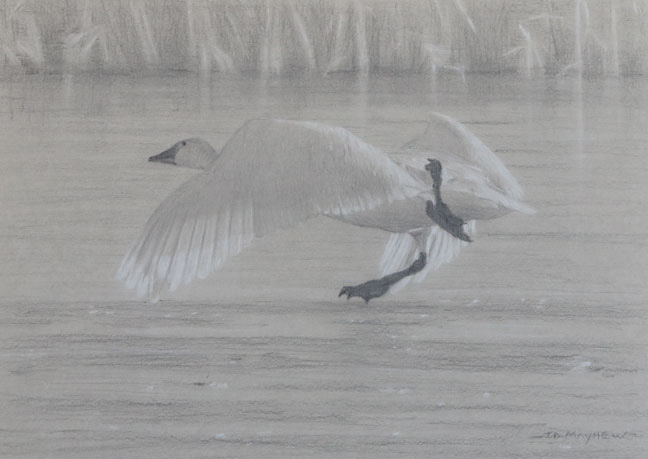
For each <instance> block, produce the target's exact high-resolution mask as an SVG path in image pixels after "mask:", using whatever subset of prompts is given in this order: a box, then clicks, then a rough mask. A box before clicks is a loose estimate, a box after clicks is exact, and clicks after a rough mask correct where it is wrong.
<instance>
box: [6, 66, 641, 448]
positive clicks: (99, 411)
mask: <svg viewBox="0 0 648 459" xmlns="http://www.w3.org/2000/svg"><path fill="white" fill-rule="evenodd" d="M430 110H434V111H440V112H443V113H446V114H448V115H451V116H453V117H455V118H457V119H458V120H459V121H461V122H463V123H465V124H466V125H467V126H468V127H469V128H470V129H471V130H473V131H474V132H475V133H476V134H477V135H478V136H479V137H480V138H482V139H483V140H484V142H485V143H486V144H487V145H489V146H490V147H491V148H492V149H493V150H494V151H496V152H497V154H498V155H499V156H500V157H501V158H502V160H503V161H504V163H505V164H507V166H508V167H509V168H510V170H511V171H512V172H513V174H514V175H515V176H516V177H517V178H518V180H519V181H520V183H521V184H522V186H523V187H524V188H525V190H526V195H527V201H528V202H529V203H530V204H531V205H533V206H534V207H535V208H536V209H537V210H538V213H537V214H536V215H532V216H526V215H510V216H507V217H505V218H502V219H499V220H496V221H492V222H486V223H481V224H479V225H478V233H477V235H476V237H475V242H474V243H473V244H471V245H470V246H469V247H468V248H467V249H464V251H463V252H462V253H461V254H460V256H459V257H458V258H457V259H456V260H455V261H454V262H453V263H452V264H450V265H446V266H444V267H442V268H441V269H440V270H439V271H438V272H436V273H434V274H433V275H431V276H429V278H428V279H427V280H426V281H425V282H424V283H422V284H410V285H409V286H408V287H407V288H406V289H404V290H402V291H400V292H399V293H398V294H397V295H394V296H392V295H387V296H385V297H383V298H381V299H377V300H374V301H372V302H371V304H370V305H369V306H368V307H367V306H365V305H364V304H363V303H362V302H361V301H357V299H356V301H350V302H347V301H346V300H342V299H338V298H337V293H338V291H339V289H340V287H341V286H342V285H349V284H355V283H359V282H362V281H365V280H368V279H370V278H375V277H376V275H377V274H378V266H377V265H378V260H379V259H380V256H381V254H382V249H383V246H384V244H385V242H386V241H387V237H388V235H387V234H385V233H381V232H379V231H376V230H367V229H360V228H356V227H350V226H346V225H343V224H341V223H339V222H335V221H332V220H327V219H323V218H319V219H314V220H311V221H309V222H307V223H305V224H303V225H301V226H299V227H297V228H294V229H292V230H290V231H286V232H284V233H280V234H276V235H273V236H270V237H266V238H264V239H261V240H258V241H257V242H256V243H255V244H254V245H253V247H252V248H251V249H249V250H247V251H246V252H244V253H243V254H241V255H240V256H239V257H236V258H234V259H232V260H230V261H229V262H228V263H227V264H226V266H225V267H224V269H223V270H222V271H220V272H218V273H215V274H213V275H212V276H210V277H209V278H208V279H205V280H204V281H199V282H195V283H193V284H191V285H190V286H187V287H183V288H180V289H179V290H178V291H176V292H175V293H174V294H172V295H167V296H166V297H164V296H163V300H162V301H161V302H160V303H158V304H155V305H151V304H147V303H144V302H141V301H138V300H137V299H136V298H135V297H134V294H133V292H131V291H128V290H126V289H125V288H124V287H123V286H122V285H121V284H120V283H119V282H117V281H116V280H115V279H114V275H115V271H116V269H117V267H118V265H119V262H120V260H121V257H122V256H123V254H124V252H125V251H126V250H127V248H128V246H129V244H130V243H131V241H132V240H133V239H134V238H135V237H136V236H137V234H138V232H139V230H140V228H141V227H142V225H143V224H144V222H145V221H146V219H147V218H148V216H149V215H150V213H151V212H152V211H153V210H154V209H155V207H156V206H157V205H158V204H159V202H160V201H161V200H162V199H163V198H164V197H165V196H166V195H167V194H168V193H169V192H171V190H173V189H174V188H175V187H177V186H178V185H179V184H180V183H182V182H183V181H184V180H186V179H188V178H189V177H190V176H191V175H192V174H193V173H194V171H191V170H181V169H179V168H173V167H165V166H163V165H159V164H151V163H148V162H147V158H148V156H150V155H152V154H156V153H158V152H160V151H162V150H163V149H165V148H167V147H168V146H170V145H171V144H172V143H173V142H175V141H177V140H179V139H180V138H184V137H190V136H200V137H204V138H205V139H207V140H209V141H210V142H212V144H214V145H215V146H220V145H222V144H223V143H224V142H225V141H226V140H227V138H228V137H229V136H230V135H231V134H232V133H233V132H234V130H235V129H236V128H237V127H239V126H240V124H241V123H242V122H243V121H244V120H246V119H249V118H268V117H274V118H289V119H308V120H314V121H319V122H324V123H329V124H333V125H339V126H343V127H345V128H347V129H349V130H351V131H352V132H353V133H355V134H357V135H359V136H360V137H362V138H363V139H365V140H366V141H368V142H369V143H372V144H374V145H377V146H379V147H381V148H383V149H385V150H386V151H393V150H396V149H397V148H398V146H399V145H401V144H403V143H405V142H407V141H408V140H409V139H410V138H411V137H413V136H414V135H416V134H417V133H419V132H421V131H422V130H423V129H424V127H425V117H426V113H427V112H428V111H430ZM0 118H1V119H2V122H1V123H0V140H1V145H2V147H1V148H0V155H1V156H0V158H1V160H2V167H0V191H1V196H2V201H1V203H0V207H1V214H2V222H1V223H0V258H1V259H2V263H0V437H1V438H2V440H1V441H0V456H2V457H8V458H9V457H11V458H34V457H52V458H79V459H81V458H83V459H88V458H104V457H120V458H160V457H183V458H203V457H204V458H214V457H223V458H225V457H250V458H259V457H278V458H284V457H294V458H304V457H322V458H328V457H335V458H346V457H348V458H351V457H353V458H356V457H367V458H374V457H407V458H411V457H439V458H468V457H475V458H477V457H479V458H493V459H495V458H498V459H499V458H502V457H520V458H525V457H540V456H542V457H569V458H592V457H614V458H618V459H622V458H628V459H630V458H632V459H638V458H640V457H644V455H645V451H646V450H647V448H648V425H647V424H648V423H647V421H646V413H647V410H648V377H647V376H648V360H647V358H646V356H647V354H646V352H647V350H648V347H647V346H648V338H647V336H648V335H647V333H646V327H647V326H648V321H647V320H646V318H647V317H646V308H647V305H646V300H647V299H648V286H647V285H646V273H647V272H648V232H647V230H646V225H647V224H648V202H647V200H646V196H647V194H648V180H646V178H647V177H648V129H647V128H648V80H646V79H645V78H641V79H624V80H616V79H609V80H604V79H601V80H590V81H588V80H584V81H579V80H576V79H537V80H529V81H524V80H520V79H519V78H518V77H515V78H514V77H510V78H509V77H506V76H501V75H498V76H469V77H468V78H467V81H466V82H465V83H464V82H462V81H461V79H459V78H447V79H445V78H440V77H439V78H438V79H436V80H435V79H433V78H428V77H421V76H405V77H403V76H399V77H396V76H394V77H371V78H368V79H362V78H358V77H357V76H350V75H349V76H347V75H333V76H330V77H328V78H322V79H319V78H315V79H308V78H299V79H287V78H283V79H281V78H278V79H269V80H259V79H256V78H252V77H247V78H246V77H230V78H218V77H214V78H213V79H212V80H201V79H199V78H198V77H196V76H195V75H184V74H178V75H173V74H170V75H168V76H164V77H160V76H156V77H144V76H139V77H126V76H113V77H89V76H87V77H84V76H78V77H60V76H46V75H32V76H26V77H21V78H15V79H6V80H4V81H3V82H2V84H0ZM287 167H288V165H287Z"/></svg>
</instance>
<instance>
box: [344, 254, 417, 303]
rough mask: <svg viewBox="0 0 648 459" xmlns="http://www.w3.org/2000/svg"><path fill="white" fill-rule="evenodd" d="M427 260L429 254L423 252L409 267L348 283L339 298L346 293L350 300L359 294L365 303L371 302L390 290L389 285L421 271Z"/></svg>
mask: <svg viewBox="0 0 648 459" xmlns="http://www.w3.org/2000/svg"><path fill="white" fill-rule="evenodd" d="M426 262H427V256H426V255H425V253H423V252H421V254H420V255H419V257H418V259H416V261H414V263H412V264H411V265H410V266H409V267H407V268H406V269H404V270H402V271H399V272H397V273H394V274H389V275H388V276H385V277H382V278H380V279H375V280H370V281H367V282H365V283H363V284H359V285H351V286H349V285H347V286H344V287H342V290H340V293H339V294H338V298H339V297H341V296H343V295H346V296H347V300H349V299H351V298H353V297H356V296H357V297H359V298H362V299H363V300H365V303H369V301H370V300H371V299H372V298H378V297H381V296H383V295H384V294H385V293H387V292H388V291H389V287H391V286H392V285H394V284H395V283H396V282H398V281H400V280H401V279H403V278H405V277H407V276H411V275H413V274H416V273H418V272H419V271H421V270H422V269H423V268H424V267H425V264H426Z"/></svg>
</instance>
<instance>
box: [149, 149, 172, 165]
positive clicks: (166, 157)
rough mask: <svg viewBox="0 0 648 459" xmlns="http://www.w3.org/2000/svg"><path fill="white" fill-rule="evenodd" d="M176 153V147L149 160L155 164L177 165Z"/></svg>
mask: <svg viewBox="0 0 648 459" xmlns="http://www.w3.org/2000/svg"><path fill="white" fill-rule="evenodd" d="M176 151H177V148H176V146H175V145H174V146H172V147H171V148H169V149H168V150H164V151H163V152H162V153H160V154H159V155H155V156H151V157H150V158H149V159H148V160H149V161H151V162H154V163H165V164H175V163H176V162H175V156H176Z"/></svg>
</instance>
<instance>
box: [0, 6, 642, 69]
mask: <svg viewBox="0 0 648 459" xmlns="http://www.w3.org/2000/svg"><path fill="white" fill-rule="evenodd" d="M0 69H2V70H4V71H11V70H18V71H30V72H31V71H43V70H47V71H60V72H78V71H104V72H131V71H140V70H144V69H179V70H188V71H196V72H198V71H200V72H221V73H235V72H249V71H253V72H260V73H266V74H282V73H293V72H318V73H328V72H338V71H356V72H362V73H368V72H383V71H389V72H394V71H396V72H431V73H436V72H451V73H453V74H457V75H459V76H462V75H463V74H464V72H491V71H509V72H517V73H519V74H520V75H522V76H531V75H535V74H537V73H550V74H559V75H567V74H578V75H581V74H592V75H613V76H618V75H624V74H634V73H646V72H647V71H648V0H488V1H485V0H47V1H44V0H0Z"/></svg>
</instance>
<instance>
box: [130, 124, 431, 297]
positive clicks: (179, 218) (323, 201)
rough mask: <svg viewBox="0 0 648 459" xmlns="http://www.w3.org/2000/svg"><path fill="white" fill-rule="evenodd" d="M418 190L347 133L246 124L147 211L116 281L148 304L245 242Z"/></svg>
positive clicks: (393, 166) (416, 182) (420, 186)
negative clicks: (205, 167) (201, 169)
mask: <svg viewBox="0 0 648 459" xmlns="http://www.w3.org/2000/svg"><path fill="white" fill-rule="evenodd" d="M425 187H426V186H425V185H424V184H423V183H422V182H420V181H419V180H417V179H415V178H413V177H412V176H411V175H410V174H408V173H407V172H406V171H404V170H403V169H402V168H400V167H399V166H398V165H396V164H395V163H394V162H393V161H392V160H391V159H389V157H387V156H386V155H385V154H384V153H382V152H381V151H380V150H378V149H376V148H374V147H372V146H371V145H368V144H366V143H364V142H363V141H362V140H360V139H358V138H357V137H355V136H354V135H353V134H351V133H350V132H348V131H346V130H344V129H340V128H332V127H328V126H323V125H318V124H314V123H304V122H289V121H277V120H257V121H250V122H248V123H246V124H245V125H244V126H243V127H242V128H241V129H239V131H237V132H236V133H235V134H234V135H233V136H232V138H231V139H230V141H229V142H228V143H227V145H226V146H225V147H224V148H223V151H222V153H221V157H219V159H218V160H217V161H215V162H214V166H213V169H212V170H210V171H208V172H205V173H202V174H198V175H197V176H195V177H193V178H192V179H191V180H189V181H188V182H186V183H184V184H183V185H182V186H180V187H179V188H178V189H177V190H176V191H174V192H173V193H172V194H171V195H170V196H169V197H167V198H166V199H165V200H164V201H163V202H162V204H160V206H159V207H158V209H156V211H155V212H154V213H153V215H152V216H151V217H150V218H149V221H148V222H147V223H146V225H145V227H144V230H143V232H142V234H141V236H140V237H139V239H138V240H137V242H136V243H135V244H134V245H133V246H132V248H131V250H130V251H129V252H128V253H127V255H126V256H125V257H124V260H123V261H122V264H121V267H120V269H119V271H118V277H119V278H120V279H123V280H125V281H126V284H127V286H129V287H130V288H135V289H136V290H137V293H138V294H139V295H141V296H148V297H149V298H151V299H156V298H157V297H158V295H159V293H160V292H161V291H162V290H163V289H165V288H168V289H169V290H170V291H173V290H175V289H177V288H178V287H179V286H180V285H181V284H183V283H184V284H186V283H189V282H191V281H192V280H193V279H195V278H196V277H199V278H203V277H205V276H207V275H208V274H209V273H210V272H212V271H214V270H215V269H218V267H220V266H221V265H222V264H223V263H224V262H225V260H226V259H227V258H228V257H231V256H233V255H236V254H238V253H239V252H240V251H241V250H243V249H244V248H246V247H247V246H248V245H249V244H250V243H251V242H252V240H253V238H254V237H258V236H262V235H264V234H268V233H271V232H273V231H276V230H278V229H281V228H285V227H288V226H292V225H294V224H296V223H298V222H300V221H303V220H305V219H307V218H310V217H312V216H315V215H318V214H328V215H344V214H348V213H352V212H356V211H365V210H370V209H372V208H374V207H376V206H378V205H381V204H382V203H384V202H389V201H392V200H395V199H405V198H408V197H413V196H415V195H417V194H419V193H421V192H423V191H424V190H425Z"/></svg>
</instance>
